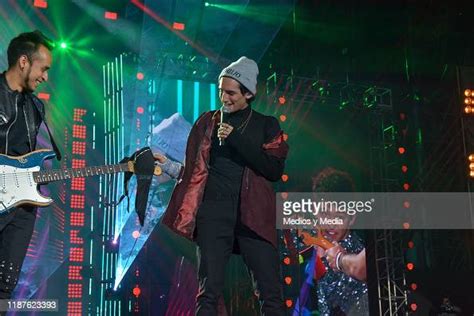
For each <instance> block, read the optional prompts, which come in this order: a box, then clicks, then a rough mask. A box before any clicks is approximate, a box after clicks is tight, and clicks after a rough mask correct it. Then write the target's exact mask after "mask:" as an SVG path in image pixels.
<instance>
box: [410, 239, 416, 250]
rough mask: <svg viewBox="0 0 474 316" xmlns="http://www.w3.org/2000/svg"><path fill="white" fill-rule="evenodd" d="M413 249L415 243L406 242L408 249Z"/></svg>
mask: <svg viewBox="0 0 474 316" xmlns="http://www.w3.org/2000/svg"><path fill="white" fill-rule="evenodd" d="M413 247H415V243H414V242H413V241H411V240H410V241H409V242H408V248H410V249H412V248H413Z"/></svg>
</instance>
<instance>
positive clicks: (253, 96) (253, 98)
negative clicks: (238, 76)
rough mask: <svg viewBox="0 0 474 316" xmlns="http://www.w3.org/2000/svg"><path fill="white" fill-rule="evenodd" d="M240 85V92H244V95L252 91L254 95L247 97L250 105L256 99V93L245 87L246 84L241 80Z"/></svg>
mask: <svg viewBox="0 0 474 316" xmlns="http://www.w3.org/2000/svg"><path fill="white" fill-rule="evenodd" d="M237 82H238V81H237ZM239 86H240V93H242V95H244V96H245V94H246V93H250V94H251V95H252V97H251V98H250V99H247V104H248V105H250V103H252V101H253V100H255V95H254V94H253V93H252V92H250V90H249V89H247V88H246V87H244V85H243V84H241V83H240V82H239Z"/></svg>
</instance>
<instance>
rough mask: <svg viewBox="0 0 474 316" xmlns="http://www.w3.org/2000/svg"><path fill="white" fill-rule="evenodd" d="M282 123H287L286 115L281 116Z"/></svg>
mask: <svg viewBox="0 0 474 316" xmlns="http://www.w3.org/2000/svg"><path fill="white" fill-rule="evenodd" d="M280 121H282V122H284V121H286V115H285V114H282V115H280Z"/></svg>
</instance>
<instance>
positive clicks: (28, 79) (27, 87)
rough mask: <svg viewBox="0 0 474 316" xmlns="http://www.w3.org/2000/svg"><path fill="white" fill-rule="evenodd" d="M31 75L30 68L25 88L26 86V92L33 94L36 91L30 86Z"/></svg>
mask: <svg viewBox="0 0 474 316" xmlns="http://www.w3.org/2000/svg"><path fill="white" fill-rule="evenodd" d="M30 74H31V67H30V68H28V72H27V73H26V77H25V82H24V86H25V90H26V92H33V91H34V89H32V88H31V87H30V85H29V82H30Z"/></svg>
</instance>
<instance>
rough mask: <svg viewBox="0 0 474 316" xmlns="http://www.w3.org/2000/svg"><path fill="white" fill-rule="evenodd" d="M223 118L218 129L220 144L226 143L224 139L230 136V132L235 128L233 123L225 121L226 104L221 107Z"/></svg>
mask: <svg viewBox="0 0 474 316" xmlns="http://www.w3.org/2000/svg"><path fill="white" fill-rule="evenodd" d="M220 111H221V119H220V123H219V128H218V129H217V137H218V138H219V146H223V145H224V140H225V139H226V138H227V137H228V136H229V134H230V133H232V130H233V129H234V128H233V127H232V125H229V124H227V123H224V114H225V113H226V112H225V109H224V106H222V107H221V109H220Z"/></svg>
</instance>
